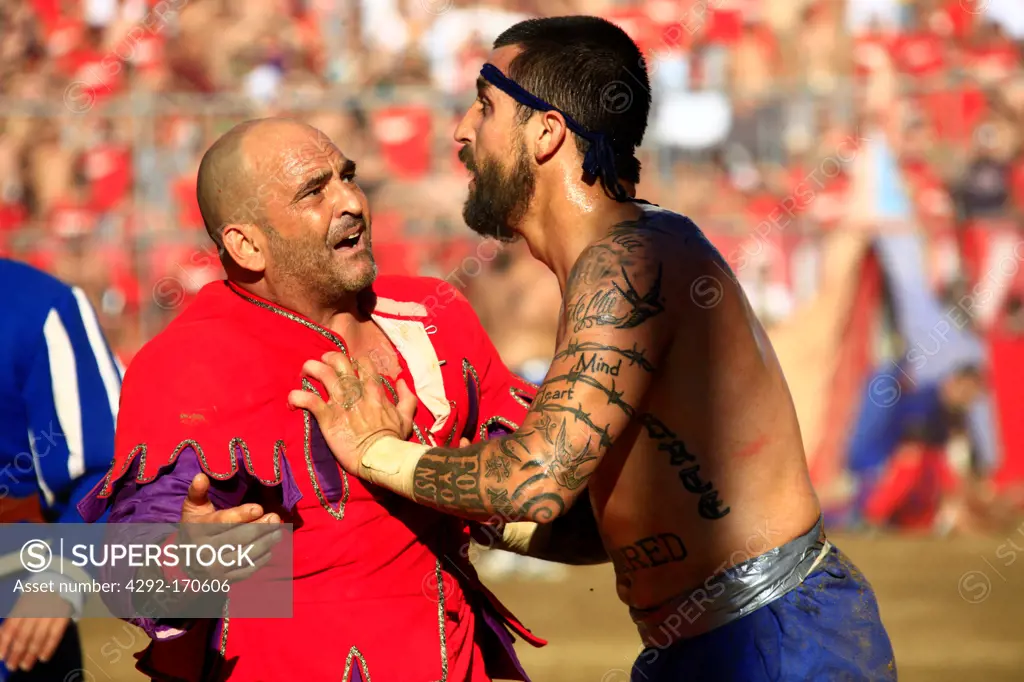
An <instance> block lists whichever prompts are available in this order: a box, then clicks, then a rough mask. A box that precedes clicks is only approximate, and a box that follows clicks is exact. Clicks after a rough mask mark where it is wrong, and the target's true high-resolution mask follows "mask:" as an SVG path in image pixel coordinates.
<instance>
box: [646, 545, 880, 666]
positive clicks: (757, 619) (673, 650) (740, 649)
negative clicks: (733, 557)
mask: <svg viewBox="0 0 1024 682" xmlns="http://www.w3.org/2000/svg"><path fill="white" fill-rule="evenodd" d="M630 679H631V682H668V681H669V680H671V681H672V682H677V681H678V682H769V681H771V682H779V681H786V682H789V681H792V682H807V681H809V680H813V681H817V680H821V681H822V682H888V681H889V680H893V681H895V680H896V660H895V658H894V656H893V652H892V643H891V642H890V641H889V635H888V634H887V633H886V631H885V628H884V627H883V626H882V620H881V618H880V616H879V613H878V602H877V601H876V599H875V593H874V591H873V590H872V589H871V585H870V584H868V581H867V580H866V579H865V578H864V575H863V574H862V573H861V572H860V571H859V570H858V569H857V567H856V566H854V565H853V563H852V562H851V561H850V560H849V559H848V558H847V557H846V555H845V554H843V553H842V552H840V551H839V550H838V549H837V548H835V547H832V548H831V550H830V551H829V552H828V554H827V555H826V556H825V558H824V559H823V560H822V562H821V563H820V564H819V565H818V567H817V568H816V569H815V570H814V572H813V573H811V575H809V576H808V577H807V578H806V579H805V580H804V582H803V583H801V584H800V585H799V586H798V587H797V588H796V589H794V590H792V591H791V592H789V593H788V594H786V595H784V596H782V597H780V598H779V599H776V600H775V601H773V602H770V603H768V604H767V605H765V606H763V607H761V608H760V609H758V610H756V611H754V612H753V613H751V614H749V615H747V616H744V617H743V618H740V619H738V620H735V621H732V622H731V623H728V624H726V625H723V626H721V627H719V628H716V629H714V630H712V631H710V632H707V633H705V634H703V635H700V636H698V637H694V638H692V639H684V640H681V641H679V642H676V643H675V644H672V645H671V646H669V647H667V648H665V649H656V648H647V649H644V651H643V652H641V654H640V656H639V657H638V658H637V660H636V663H634V665H633V674H632V677H631V678H630Z"/></svg>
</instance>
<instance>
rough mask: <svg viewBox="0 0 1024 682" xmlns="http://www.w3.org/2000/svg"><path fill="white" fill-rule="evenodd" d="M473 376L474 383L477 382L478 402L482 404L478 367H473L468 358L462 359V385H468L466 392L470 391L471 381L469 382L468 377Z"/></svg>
mask: <svg viewBox="0 0 1024 682" xmlns="http://www.w3.org/2000/svg"><path fill="white" fill-rule="evenodd" d="M470 374H471V375H473V381H475V382H476V394H477V395H476V401H477V402H478V403H479V402H480V392H481V390H482V389H481V387H480V375H479V374H477V373H476V367H474V366H473V363H471V362H470V361H469V360H467V359H466V358H462V383H464V384H466V390H467V391H468V390H469V381H468V380H467V377H468V375H470Z"/></svg>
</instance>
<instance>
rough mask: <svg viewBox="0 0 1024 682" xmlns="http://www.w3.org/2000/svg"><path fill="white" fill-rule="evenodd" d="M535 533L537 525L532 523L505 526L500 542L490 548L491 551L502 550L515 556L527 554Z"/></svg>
mask: <svg viewBox="0 0 1024 682" xmlns="http://www.w3.org/2000/svg"><path fill="white" fill-rule="evenodd" d="M536 531H537V524H536V523H534V522H533V521H514V522H512V523H506V524H505V531H504V533H502V536H501V540H498V541H497V542H495V543H494V545H493V546H492V548H493V549H504V550H505V551H507V552H515V553H516V554H529V553H530V541H531V540H532V539H533V534H534V533H535V532H536Z"/></svg>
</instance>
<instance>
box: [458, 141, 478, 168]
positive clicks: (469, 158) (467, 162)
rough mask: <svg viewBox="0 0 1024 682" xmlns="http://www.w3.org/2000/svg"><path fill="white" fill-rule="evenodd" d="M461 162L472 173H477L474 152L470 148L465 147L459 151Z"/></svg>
mask: <svg viewBox="0 0 1024 682" xmlns="http://www.w3.org/2000/svg"><path fill="white" fill-rule="evenodd" d="M459 161H461V162H462V165H463V166H465V167H466V170H468V171H469V172H470V173H476V164H475V163H473V152H472V151H471V150H470V149H469V147H468V146H467V147H463V148H462V149H460V150H459Z"/></svg>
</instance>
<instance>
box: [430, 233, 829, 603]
mask: <svg viewBox="0 0 1024 682" xmlns="http://www.w3.org/2000/svg"><path fill="white" fill-rule="evenodd" d="M674 227H678V225H675V226H674ZM691 229H692V231H690V232H689V233H686V232H682V233H681V232H680V231H679V230H678V229H676V230H673V231H671V232H670V231H668V230H665V229H659V228H658V227H657V226H653V227H646V226H645V225H644V224H642V223H641V224H637V223H635V222H631V223H624V224H620V225H617V226H615V227H614V228H613V229H612V230H610V232H609V235H608V236H607V237H606V238H604V239H602V240H600V241H598V242H596V243H594V244H592V245H591V246H590V247H588V248H587V249H586V250H585V251H584V252H583V254H582V255H581V257H580V258H579V260H578V261H577V262H576V265H575V267H574V268H573V271H572V274H571V275H570V277H569V281H568V283H567V287H566V294H565V297H564V300H563V305H562V319H561V324H560V329H559V334H558V345H557V351H556V353H555V359H554V362H553V363H552V367H551V371H550V372H549V373H548V376H547V378H546V380H545V381H544V383H543V385H542V386H541V388H540V390H539V391H538V396H537V400H536V402H535V403H534V405H533V407H532V409H531V410H530V413H529V415H528V417H527V418H526V420H525V421H524V423H523V425H522V427H521V428H520V429H519V430H518V431H517V432H516V433H515V434H513V435H511V436H508V437H505V438H502V439H499V440H497V441H489V442H485V443H482V444H477V445H474V446H472V447H470V448H466V449H462V450H441V449H434V450H431V451H430V452H428V453H427V454H426V455H424V456H423V457H422V458H421V459H420V462H419V465H418V467H417V469H416V473H415V499H416V500H417V501H418V502H420V503H421V504H427V505H429V506H433V507H436V508H440V509H443V510H446V511H449V512H451V513H456V514H461V515H464V516H469V517H472V518H477V519H481V520H484V519H487V518H489V517H491V516H492V515H494V514H495V513H498V514H500V515H501V516H503V517H505V518H507V519H512V520H530V521H536V522H539V523H544V522H547V521H551V520H553V519H555V518H557V517H558V516H561V515H562V514H564V513H565V511H566V510H567V509H568V508H570V507H571V506H572V505H573V504H574V503H575V502H576V500H577V499H578V498H579V496H580V495H582V494H584V492H585V491H587V490H589V495H590V501H591V503H592V506H593V509H594V514H595V517H596V519H597V521H598V526H599V528H600V531H601V536H602V538H603V540H604V544H605V547H606V549H607V551H608V553H609V555H610V557H611V558H612V561H613V563H614V564H615V569H616V575H617V579H618V591H619V596H620V597H621V598H622V600H623V601H625V602H626V603H627V604H629V605H631V606H635V607H639V608H645V607H649V606H653V605H656V604H658V603H660V602H661V601H664V600H665V599H668V598H670V597H672V596H674V595H675V594H677V593H679V592H680V591H682V590H685V589H687V588H691V587H695V586H697V585H699V584H701V583H702V582H703V581H704V579H705V578H707V577H708V576H710V575H712V574H714V573H716V572H718V571H720V570H722V568H725V567H727V566H728V565H732V564H735V563H739V562H740V561H742V560H744V559H746V558H748V557H749V556H755V555H757V554H760V553H763V552H765V551H767V550H769V549H771V548H773V547H775V546H777V545H779V544H782V543H783V542H785V541H787V540H789V539H791V538H793V537H796V536H797V535H800V534H801V533H803V532H805V531H806V530H807V529H808V528H810V527H811V526H812V525H813V524H814V522H815V520H816V519H817V517H818V514H819V505H818V502H817V499H816V497H815V495H814V492H813V490H812V488H811V484H810V480H809V478H808V475H807V468H806V464H805V459H804V452H803V447H802V443H801V438H800V431H799V427H798V424H797V420H796V414H795V410H794V408H793V403H792V399H791V397H790V395H789V389H788V387H787V385H786V382H785V379H784V377H783V375H782V370H781V368H780V366H779V363H778V360H777V358H776V357H775V353H774V351H773V350H772V348H771V344H770V343H769V341H768V339H767V336H766V335H765V332H764V330H763V328H762V327H761V325H760V323H759V322H758V321H757V319H756V317H755V316H754V315H753V313H752V311H751V309H750V307H749V305H748V303H747V301H746V298H745V296H744V294H743V292H742V290H741V289H740V287H739V286H738V284H737V283H736V282H735V280H734V279H733V278H732V277H731V276H730V275H729V274H727V270H725V269H724V268H725V267H726V266H725V265H724V263H721V262H716V261H718V258H717V254H716V253H715V252H714V250H713V248H712V247H711V246H710V245H709V244H708V243H707V242H706V241H704V240H703V239H702V238H701V237H700V236H699V233H698V232H697V231H696V229H695V228H692V226H691ZM704 306H708V307H704ZM723 563H725V566H723Z"/></svg>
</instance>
